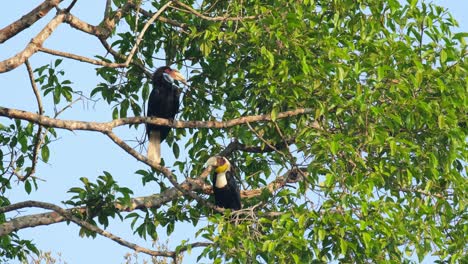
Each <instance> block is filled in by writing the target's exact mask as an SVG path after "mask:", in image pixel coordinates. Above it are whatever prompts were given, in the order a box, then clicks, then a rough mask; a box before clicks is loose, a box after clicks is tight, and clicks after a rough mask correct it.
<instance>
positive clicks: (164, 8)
mask: <svg viewBox="0 0 468 264" xmlns="http://www.w3.org/2000/svg"><path fill="white" fill-rule="evenodd" d="M171 4H172V0H169V1H168V2H167V3H166V4H165V5H163V6H162V7H161V8H160V9H159V10H158V12H156V13H155V14H154V15H153V16H152V17H151V18H150V20H148V22H146V24H145V26H144V27H143V29H142V30H141V32H140V34H139V35H138V37H137V40H136V42H135V45H133V48H132V50H131V51H130V54H129V55H128V57H127V60H126V61H125V65H126V66H128V65H129V64H130V62H131V61H132V58H133V56H134V55H135V52H136V50H137V48H138V46H139V45H140V42H141V41H142V40H143V36H144V35H145V33H146V30H147V29H148V28H149V26H150V25H151V24H152V23H153V22H154V21H155V20H156V19H157V18H158V17H159V16H160V15H161V14H162V12H164V10H166V9H167V8H168V7H169V6H170V5H171Z"/></svg>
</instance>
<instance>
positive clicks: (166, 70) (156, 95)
mask: <svg viewBox="0 0 468 264" xmlns="http://www.w3.org/2000/svg"><path fill="white" fill-rule="evenodd" d="M173 80H177V81H181V82H182V83H184V84H187V83H186V81H185V79H184V77H183V76H182V74H180V72H179V71H177V70H174V69H171V68H170V67H167V66H164V67H160V68H158V69H157V70H156V72H155V73H154V74H153V78H152V82H153V90H152V91H151V94H150V97H149V101H148V109H147V111H146V116H154V117H160V118H167V119H174V117H175V115H176V114H177V112H178V111H179V104H180V103H179V97H180V88H179V87H177V86H176V85H174V84H173ZM169 130H170V127H168V126H158V125H151V124H147V125H146V133H147V134H148V139H149V144H148V159H150V160H154V161H156V162H157V163H161V142H162V141H163V140H164V139H166V137H167V135H168V134H169Z"/></svg>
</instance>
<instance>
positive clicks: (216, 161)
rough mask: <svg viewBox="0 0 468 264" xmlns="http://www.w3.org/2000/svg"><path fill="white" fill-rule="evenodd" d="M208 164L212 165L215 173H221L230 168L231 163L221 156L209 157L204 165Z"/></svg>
mask: <svg viewBox="0 0 468 264" xmlns="http://www.w3.org/2000/svg"><path fill="white" fill-rule="evenodd" d="M209 166H211V167H214V168H215V171H216V173H223V172H226V171H228V170H230V169H231V163H230V162H229V160H228V159H226V158H225V157H222V156H214V157H211V158H209V159H208V160H207V161H206V163H205V167H209Z"/></svg>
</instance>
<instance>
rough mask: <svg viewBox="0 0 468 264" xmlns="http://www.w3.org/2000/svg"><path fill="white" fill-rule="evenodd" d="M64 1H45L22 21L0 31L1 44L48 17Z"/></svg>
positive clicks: (19, 20)
mask: <svg viewBox="0 0 468 264" xmlns="http://www.w3.org/2000/svg"><path fill="white" fill-rule="evenodd" d="M62 1H63V0H45V1H44V2H42V3H41V4H40V5H38V6H37V7H36V8H34V9H33V10H31V12H29V13H27V14H26V15H24V16H22V17H21V18H20V19H18V20H16V21H15V22H13V23H11V24H10V25H8V26H6V27H4V28H2V29H0V44H1V43H3V42H5V41H7V40H8V39H10V38H12V37H14V36H15V35H16V34H18V33H19V32H21V31H23V30H24V29H26V28H28V27H30V26H31V25H32V24H34V23H35V22H36V21H38V20H39V19H41V18H42V17H44V16H45V15H47V13H49V11H50V10H51V9H52V8H54V7H55V6H57V5H58V4H59V3H60V2H62Z"/></svg>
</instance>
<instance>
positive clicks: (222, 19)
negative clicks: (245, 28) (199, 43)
mask: <svg viewBox="0 0 468 264" xmlns="http://www.w3.org/2000/svg"><path fill="white" fill-rule="evenodd" d="M174 4H175V5H178V6H180V7H182V8H184V9H185V10H186V11H187V12H189V13H191V14H194V15H195V16H197V17H199V18H203V19H205V20H209V21H241V20H248V19H255V18H257V17H256V16H246V17H228V16H225V17H210V16H205V15H203V14H202V13H200V12H198V11H197V10H195V9H193V8H192V7H191V6H189V5H186V4H184V3H182V2H180V1H177V0H175V1H174Z"/></svg>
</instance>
